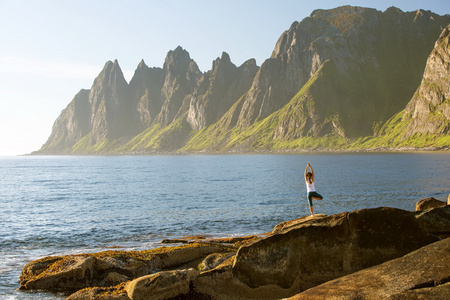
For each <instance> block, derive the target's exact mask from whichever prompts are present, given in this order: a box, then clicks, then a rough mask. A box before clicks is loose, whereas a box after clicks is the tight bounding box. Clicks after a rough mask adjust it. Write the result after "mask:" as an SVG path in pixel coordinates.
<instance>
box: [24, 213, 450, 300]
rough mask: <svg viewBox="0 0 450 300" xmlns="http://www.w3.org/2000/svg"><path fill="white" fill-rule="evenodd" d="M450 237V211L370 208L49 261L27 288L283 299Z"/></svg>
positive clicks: (82, 297) (32, 272)
mask: <svg viewBox="0 0 450 300" xmlns="http://www.w3.org/2000/svg"><path fill="white" fill-rule="evenodd" d="M448 234H450V206H445V207H439V208H433V209H429V210H425V211H420V212H408V211H404V210H400V209H395V208H374V209H362V210H358V211H354V212H350V213H348V212H344V213H340V214H336V215H332V216H326V215H316V216H314V217H309V216H308V217H303V218H300V219H297V220H293V221H288V222H284V223H281V224H279V225H277V226H276V227H275V229H274V230H273V232H272V233H268V234H265V235H262V236H264V237H262V236H249V237H245V238H238V239H219V240H216V242H214V241H213V240H212V239H209V238H206V237H190V238H185V239H180V243H184V242H183V241H186V240H188V241H187V244H183V246H181V247H161V248H158V249H153V250H147V251H105V252H100V253H95V254H81V255H68V256H63V257H46V258H43V259H40V260H37V261H34V262H31V263H30V264H28V265H27V266H25V267H24V269H23V271H22V275H21V276H20V283H21V288H20V289H26V290H30V289H31V290H47V291H57V292H64V293H73V294H72V295H71V296H70V297H69V298H68V299H70V300H87V299H98V300H101V299H102V300H129V299H142V300H145V299H197V300H198V299H210V300H211V299H212V300H216V299H217V300H220V299H243V300H244V299H280V298H283V297H284V298H286V297H291V296H293V295H296V294H298V293H299V292H300V291H306V290H308V289H310V288H313V287H315V286H318V285H321V284H323V283H325V282H327V281H330V280H334V279H336V278H339V277H342V276H346V275H348V274H351V273H354V272H357V271H360V270H363V269H366V268H370V267H372V266H375V265H378V264H381V263H384V262H386V261H389V260H392V259H396V258H398V257H402V256H404V255H406V254H408V253H410V252H412V251H415V250H417V249H419V248H421V247H424V246H426V245H429V244H431V243H434V242H437V241H439V240H440V238H439V237H438V236H436V235H440V236H445V235H448ZM191 239H192V240H191ZM200 240H205V242H202V243H199V242H198V241H200ZM206 240H207V242H206ZM168 242H172V241H168ZM427 253H428V252H426V251H425V252H423V255H424V256H426V255H428V254H427ZM429 253H430V254H429V255H431V254H433V253H434V252H429ZM396 266H398V267H399V268H400V269H399V270H398V272H400V273H401V268H402V266H401V265H396ZM392 268H394V267H392ZM419 272H420V271H419ZM448 277H449V278H450V275H449V276H448ZM405 280H408V279H405ZM420 287H422V286H420ZM447 288H448V287H447V286H442V287H439V289H438V290H439V291H442V292H445V291H446V289H447ZM438 290H437V289H436V290H433V292H437V291H438ZM402 291H403V290H402ZM405 291H407V290H405ZM415 292H417V291H415ZM422 292H426V291H425V290H423V291H422ZM408 293H412V291H408ZM399 297H400V296H399ZM399 299H401V298H399Z"/></svg>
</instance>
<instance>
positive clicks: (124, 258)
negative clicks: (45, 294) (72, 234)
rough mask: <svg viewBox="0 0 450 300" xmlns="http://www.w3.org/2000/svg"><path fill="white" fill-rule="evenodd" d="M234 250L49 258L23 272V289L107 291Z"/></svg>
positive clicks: (196, 247)
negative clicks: (119, 285)
mask: <svg viewBox="0 0 450 300" xmlns="http://www.w3.org/2000/svg"><path fill="white" fill-rule="evenodd" d="M233 249H234V248H233V247H230V246H225V245H221V246H218V245H209V244H207V243H204V244H199V243H193V244H189V245H184V246H181V247H161V248H157V249H152V250H145V251H105V252H100V253H93V254H81V255H68V256H62V257H48V258H43V259H40V260H37V261H33V262H31V263H29V264H28V265H26V266H25V267H24V268H23V270H22V275H21V276H20V284H21V286H20V289H21V290H46V291H61V292H74V291H77V290H81V289H83V288H86V287H91V286H96V287H108V286H113V285H117V284H119V283H121V282H124V281H127V280H130V279H135V278H138V277H141V276H145V275H148V274H151V273H152V272H157V271H160V270H167V269H175V268H190V267H196V266H197V265H198V264H199V263H200V262H201V261H202V260H203V259H204V258H205V257H206V256H208V255H210V254H212V253H220V252H229V251H232V250H233Z"/></svg>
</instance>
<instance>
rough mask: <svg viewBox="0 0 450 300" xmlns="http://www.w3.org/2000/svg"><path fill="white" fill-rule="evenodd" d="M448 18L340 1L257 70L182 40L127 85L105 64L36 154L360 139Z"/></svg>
mask: <svg viewBox="0 0 450 300" xmlns="http://www.w3.org/2000/svg"><path fill="white" fill-rule="evenodd" d="M449 22H450V16H448V15H446V16H439V15H435V14H433V13H431V12H428V11H422V10H418V11H414V12H406V13H404V12H402V11H401V10H399V9H397V8H395V7H391V8H388V9H387V10H386V11H385V12H380V11H377V10H374V9H370V8H363V7H356V6H342V7H338V8H336V9H331V10H316V11H314V12H312V13H311V16H310V17H307V18H305V19H303V20H301V21H300V22H298V21H296V22H293V23H292V25H291V26H290V28H289V29H288V30H286V31H285V32H284V33H283V34H282V35H281V36H280V38H279V40H278V41H277V43H276V45H275V48H274V51H273V53H272V56H271V57H270V58H269V59H267V60H266V61H264V62H263V63H262V64H261V67H258V66H257V65H256V60H255V59H249V60H247V61H246V62H244V63H243V64H242V65H241V66H239V67H236V66H235V65H234V64H233V63H232V61H231V59H230V56H229V55H228V53H226V52H223V53H222V54H221V56H220V57H218V58H216V59H215V60H214V61H213V63H212V68H211V69H210V70H209V71H207V72H205V73H202V72H201V71H200V70H199V68H198V66H197V64H196V62H195V61H194V60H193V59H191V57H190V55H189V53H188V52H187V51H186V50H185V49H183V48H182V47H181V46H177V47H176V48H175V49H173V50H170V51H169V52H168V53H167V55H166V57H165V60H164V65H163V67H162V68H149V67H148V66H147V65H146V64H145V62H144V60H141V61H140V63H139V65H138V66H137V69H136V70H135V73H134V76H133V78H132V79H131V81H130V83H129V84H128V83H127V82H126V81H125V79H124V77H123V73H122V70H121V69H120V66H119V63H118V61H117V60H114V61H108V62H107V63H106V64H105V67H104V68H103V70H102V71H101V72H100V74H99V75H98V77H97V78H96V79H95V81H94V84H93V86H92V88H91V89H90V90H89V91H85V92H81V93H80V94H79V95H77V96H76V99H75V100H74V101H73V102H72V104H70V105H69V106H68V107H67V109H66V110H65V111H64V112H63V113H61V115H60V117H59V118H58V120H57V122H55V125H54V129H53V131H52V135H51V137H50V138H49V140H48V142H47V143H46V146H45V147H43V148H42V153H61V152H64V153H112V152H114V153H129V152H135V151H137V152H141V151H142V152H152V151H158V152H159V151H178V150H182V151H191V150H192V151H208V150H212V151H215V150H219V151H223V150H225V151H228V150H232V151H235V150H237V151H240V150H242V151H252V150H255V149H283V147H285V148H284V149H289V148H292V149H299V148H301V147H303V146H304V145H305V144H304V143H305V142H304V141H303V140H302V139H303V138H306V139H314V140H316V139H317V143H316V142H315V143H314V145H315V146H314V147H317V148H321V147H327V146H326V145H329V144H327V141H328V140H327V139H328V137H331V138H333V137H336V136H338V139H339V141H340V142H342V141H344V142H343V143H346V142H347V141H348V140H351V139H354V138H360V137H367V135H371V134H373V132H374V130H375V129H374V128H375V127H376V126H378V127H377V128H381V126H382V125H383V124H384V123H385V121H386V120H387V119H388V118H390V117H391V116H392V115H394V114H396V113H398V112H399V111H401V110H403V109H404V108H405V105H406V103H407V102H408V101H409V100H410V99H411V95H412V94H413V93H414V90H416V89H417V86H418V85H419V84H420V79H421V77H422V75H423V73H424V72H423V70H424V67H425V63H426V58H427V55H429V53H430V51H431V49H432V48H433V44H434V42H435V41H436V38H437V37H438V36H439V33H440V32H441V31H442V28H441V27H445V26H446V25H447V24H448V23H449ZM436 57H438V56H436ZM430 74H431V73H430ZM433 87H434V85H433ZM447 102H448V100H447ZM419 104H420V103H419ZM445 111H446V112H448V109H447V110H445ZM83 124H86V126H85V127H83V126H84V125H83ZM324 141H325V143H324V144H321V143H323V142H324ZM324 145H325V146H324Z"/></svg>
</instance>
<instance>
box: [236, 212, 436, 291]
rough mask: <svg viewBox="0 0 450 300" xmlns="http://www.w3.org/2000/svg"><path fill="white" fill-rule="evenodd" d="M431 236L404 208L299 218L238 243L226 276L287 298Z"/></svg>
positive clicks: (394, 255)
mask: <svg viewBox="0 0 450 300" xmlns="http://www.w3.org/2000/svg"><path fill="white" fill-rule="evenodd" d="M437 240H438V238H436V237H434V236H432V235H430V234H429V233H428V232H426V231H425V230H424V229H422V228H421V227H420V225H419V223H418V222H417V220H416V219H415V218H414V215H413V214H412V213H410V212H406V211H402V210H398V209H393V208H379V209H365V210H359V211H355V212H352V213H341V214H337V215H333V216H329V217H324V218H318V219H312V220H310V221H305V222H302V223H300V224H298V225H296V226H294V227H291V228H289V229H288V230H286V231H282V232H281V233H275V234H273V235H271V236H269V237H267V238H264V239H262V240H261V241H258V242H256V243H254V244H252V245H249V246H243V247H241V248H240V249H239V251H238V253H237V255H236V258H235V262H234V264H233V268H232V274H233V276H234V277H235V278H237V279H239V281H241V282H242V283H244V284H245V285H247V286H249V287H250V288H252V289H258V288H259V287H264V286H268V285H271V286H274V288H272V290H273V291H274V292H275V291H276V293H277V294H278V295H283V296H288V295H289V294H292V293H294V291H302V290H306V289H308V288H311V287H313V286H316V285H318V284H321V283H323V282H326V281H329V280H332V279H334V278H338V277H341V276H344V275H347V274H350V273H352V272H355V271H358V270H361V269H365V268H368V267H371V266H373V265H377V264H379V263H382V262H385V261H388V260H391V259H393V258H397V257H399V256H402V255H405V254H406V253H409V252H411V251H413V250H416V249H418V248H420V247H422V246H425V245H427V244H429V243H432V242H435V241H437ZM275 287H277V288H275ZM274 296H275V295H274Z"/></svg>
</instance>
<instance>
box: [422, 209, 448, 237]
mask: <svg viewBox="0 0 450 300" xmlns="http://www.w3.org/2000/svg"><path fill="white" fill-rule="evenodd" d="M416 218H417V220H418V221H419V223H420V226H421V227H422V228H424V229H425V230H426V231H428V232H430V233H432V234H434V235H436V236H440V237H442V238H446V237H450V206H449V205H447V206H443V207H436V208H431V209H428V210H424V211H419V212H417V213H416Z"/></svg>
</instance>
